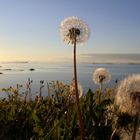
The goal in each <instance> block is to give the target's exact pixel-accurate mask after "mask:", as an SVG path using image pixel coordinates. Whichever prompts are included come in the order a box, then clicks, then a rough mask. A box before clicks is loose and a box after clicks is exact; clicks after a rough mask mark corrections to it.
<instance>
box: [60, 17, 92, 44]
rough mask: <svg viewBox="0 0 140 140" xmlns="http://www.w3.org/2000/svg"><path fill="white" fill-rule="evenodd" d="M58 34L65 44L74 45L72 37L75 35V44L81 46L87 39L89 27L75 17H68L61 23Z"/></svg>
mask: <svg viewBox="0 0 140 140" xmlns="http://www.w3.org/2000/svg"><path fill="white" fill-rule="evenodd" d="M60 34H61V37H62V39H63V40H64V42H65V43H66V44H70V45H73V44H74V36H75V35H76V43H78V44H83V43H85V42H86V41H87V40H88V38H89V35H90V33H89V27H88V26H87V24H86V23H85V22H83V21H82V20H81V19H79V18H77V17H69V18H66V19H65V20H63V21H62V22H61V25H60Z"/></svg>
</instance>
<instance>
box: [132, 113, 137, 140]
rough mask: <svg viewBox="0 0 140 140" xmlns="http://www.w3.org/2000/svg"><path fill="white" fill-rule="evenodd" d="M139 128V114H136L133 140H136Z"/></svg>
mask: <svg viewBox="0 0 140 140" xmlns="http://www.w3.org/2000/svg"><path fill="white" fill-rule="evenodd" d="M137 127H138V113H137V114H136V116H135V120H134V131H133V135H132V140H136V133H137Z"/></svg>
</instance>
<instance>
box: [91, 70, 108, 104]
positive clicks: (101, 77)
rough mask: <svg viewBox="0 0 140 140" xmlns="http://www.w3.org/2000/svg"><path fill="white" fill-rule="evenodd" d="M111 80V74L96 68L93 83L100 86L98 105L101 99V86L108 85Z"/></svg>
mask: <svg viewBox="0 0 140 140" xmlns="http://www.w3.org/2000/svg"><path fill="white" fill-rule="evenodd" d="M110 80H111V74H110V73H109V71H108V70H107V69H105V68H97V69H96V70H95V71H94V73H93V81H94V83H95V84H98V85H99V86H100V91H99V103H100V100H101V99H100V98H101V93H102V85H103V84H107V83H109V82H110Z"/></svg>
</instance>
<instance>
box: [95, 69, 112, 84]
mask: <svg viewBox="0 0 140 140" xmlns="http://www.w3.org/2000/svg"><path fill="white" fill-rule="evenodd" d="M110 80H111V75H110V73H109V71H108V70H107V69H105V68H98V69H96V70H95V71H94V73H93V81H94V82H95V84H107V83H109V82H110Z"/></svg>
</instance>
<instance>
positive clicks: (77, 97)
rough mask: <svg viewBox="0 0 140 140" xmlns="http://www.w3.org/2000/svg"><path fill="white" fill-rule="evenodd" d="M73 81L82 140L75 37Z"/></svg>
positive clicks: (82, 123) (82, 126)
mask: <svg viewBox="0 0 140 140" xmlns="http://www.w3.org/2000/svg"><path fill="white" fill-rule="evenodd" d="M74 81H75V94H76V105H77V112H78V116H79V126H80V131H81V139H82V140H84V137H85V132H84V122H83V116H82V114H81V110H80V105H79V95H78V84H77V69H76V36H75V38H74Z"/></svg>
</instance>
